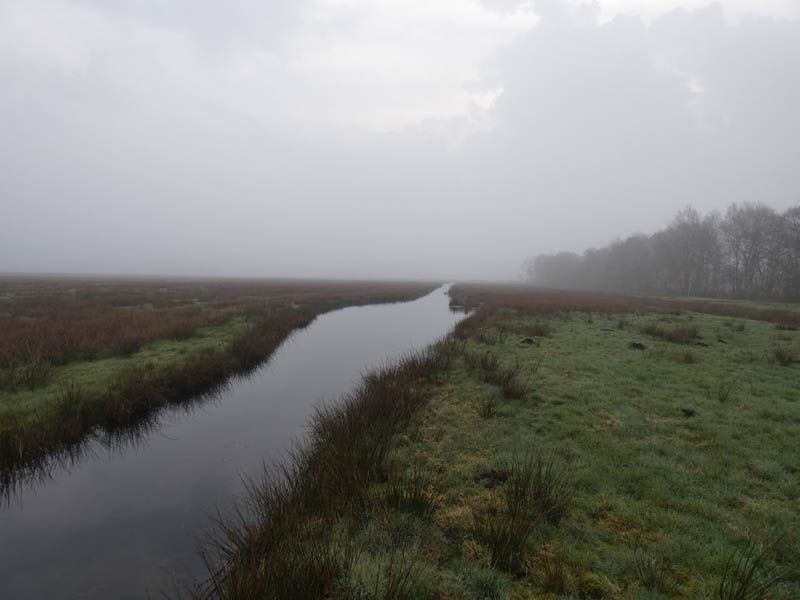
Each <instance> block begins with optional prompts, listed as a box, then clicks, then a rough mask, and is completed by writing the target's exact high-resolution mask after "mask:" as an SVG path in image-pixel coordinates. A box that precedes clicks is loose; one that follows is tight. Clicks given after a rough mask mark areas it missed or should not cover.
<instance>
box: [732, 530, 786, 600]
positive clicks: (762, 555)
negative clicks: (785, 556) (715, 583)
mask: <svg viewBox="0 0 800 600" xmlns="http://www.w3.org/2000/svg"><path fill="white" fill-rule="evenodd" d="M781 539H782V538H781V537H778V538H776V539H775V540H774V541H772V542H771V543H769V544H767V545H765V546H764V547H763V549H761V550H759V549H758V547H757V546H756V544H755V543H750V544H748V545H747V546H745V547H743V548H741V549H739V550H736V551H734V552H733V553H732V554H731V555H730V557H729V558H728V560H727V561H726V563H725V567H724V568H723V570H722V575H721V577H720V581H719V587H718V588H717V598H718V599H719V600H768V599H770V598H773V597H775V595H774V594H775V593H776V592H778V591H779V590H780V588H781V586H782V585H783V584H784V583H786V582H789V581H791V580H792V579H793V578H794V577H795V576H796V575H797V573H795V572H792V571H791V570H787V569H777V568H773V567H772V566H771V565H770V558H771V555H772V553H773V550H774V549H775V546H776V545H777V543H778V542H779V541H780V540H781Z"/></svg>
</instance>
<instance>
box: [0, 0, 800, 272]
mask: <svg viewBox="0 0 800 600" xmlns="http://www.w3.org/2000/svg"><path fill="white" fill-rule="evenodd" d="M160 6H161V4H160V3H155V2H153V3H122V2H120V3H117V4H114V3H112V4H108V3H105V2H104V3H99V2H94V3H93V2H89V1H88V0H87V1H86V2H83V3H82V4H80V5H77V4H74V3H69V4H67V3H61V2H55V1H51V2H44V1H37V0H31V1H26V2H6V3H5V4H3V5H1V6H0V112H1V113H2V115H3V119H2V120H0V214H2V217H3V218H2V220H1V221H0V271H3V270H45V271H58V270H66V271H73V272H75V271H83V272H85V271H105V272H138V273H142V272H154V273H179V274H189V273H194V274H215V275H264V276H266V275H275V276H279V275H281V276H282V275H296V276H343V277H346V276H356V277H357V276H398V277H403V276H404V277H415V276H416V277H486V278H506V277H513V276H514V275H515V274H516V270H517V266H518V265H519V264H520V263H521V261H522V260H523V259H524V258H525V257H526V256H528V255H530V254H535V253H538V252H542V251H552V250H560V249H564V248H575V249H582V248H583V247H585V246H586V245H590V244H601V243H605V242H606V241H608V240H609V239H611V238H613V237H615V236H617V235H625V234H628V233H631V232H633V231H635V230H645V231H647V230H654V229H656V228H658V227H660V226H662V225H663V223H664V222H666V221H667V220H668V219H669V218H670V217H671V215H672V214H673V213H674V212H675V211H676V210H677V209H679V208H680V207H682V206H684V205H685V204H687V203H692V204H695V205H696V206H697V207H698V208H699V209H701V210H710V209H714V208H720V207H724V206H725V205H727V204H728V203H730V202H734V201H753V200H757V201H764V202H768V203H770V204H773V205H774V206H776V207H778V208H783V207H786V206H789V205H790V204H796V203H797V202H798V196H797V190H798V189H800V172H798V170H797V168H796V165H797V164H798V158H799V157H800V130H798V124H799V123H800V119H798V118H797V115H796V106H798V105H800V88H799V86H800V62H799V61H800V23H798V22H797V21H790V20H782V19H775V18H763V17H758V18H757V17H746V18H741V19H737V20H731V19H730V18H729V17H728V15H727V13H726V12H725V11H724V10H722V9H720V8H719V7H716V8H714V7H711V8H704V9H699V10H677V11H672V12H669V13H667V14H664V15H662V16H659V17H657V18H654V19H652V20H643V19H642V18H640V17H638V16H618V17H615V18H613V19H611V20H607V19H606V17H605V16H604V13H603V11H602V10H599V9H598V8H597V6H596V5H595V6H592V5H589V6H577V7H576V6H573V5H572V4H558V3H553V2H551V3H550V5H549V6H550V9H549V10H548V9H546V8H543V7H545V6H546V5H545V4H543V3H541V2H537V3H536V4H535V5H532V6H530V5H528V6H527V8H526V7H525V6H523V7H522V8H520V7H519V6H514V7H513V10H512V11H511V12H509V11H507V10H505V11H503V10H495V9H496V8H497V7H494V8H492V9H489V8H487V7H486V6H485V5H481V4H479V3H477V2H469V1H466V0H465V1H457V0H447V2H442V3H433V4H432V3H430V2H422V1H421V0H420V2H411V3H409V2H400V1H399V0H397V1H395V2H386V3H382V4H380V5H378V4H376V3H370V2H366V1H361V0H326V1H324V2H322V1H321V0H320V1H319V2H307V3H302V4H299V5H296V6H297V8H296V9H295V8H293V6H295V5H292V6H289V5H288V3H287V7H286V10H285V12H281V11H280V10H279V11H278V12H276V13H274V14H272V17H274V19H275V20H274V21H272V22H271V24H270V25H269V27H267V26H264V25H263V24H259V21H258V19H257V18H255V19H253V22H252V23H250V22H249V19H248V18H247V17H248V16H249V13H248V14H247V15H246V14H244V13H241V14H240V13H236V12H234V13H233V14H232V15H227V16H229V17H230V19H229V20H227V21H226V20H225V19H224V18H222V17H220V18H219V19H217V18H216V17H215V15H216V13H215V12H214V11H216V10H217V9H216V8H215V7H216V6H218V5H217V4H216V3H211V2H209V3H204V4H198V5H197V12H196V13H192V15H188V13H186V11H187V10H188V8H187V7H188V6H189V5H188V4H181V3H177V4H170V6H169V7H168V8H165V9H163V10H165V11H166V13H163V14H162V13H161V12H159V10H161V9H159V7H160ZM243 6H244V5H243ZM253 6H255V4H254V5H253ZM500 8H502V7H500ZM181 11H183V12H181ZM532 11H536V12H537V13H538V15H539V16H538V17H537V16H536V15H534V13H533V12H532ZM190 12H191V11H190ZM218 21H220V22H218ZM209 28H213V29H214V31H213V32H210V31H209ZM259 32H264V33H265V35H264V36H260V35H259ZM269 32H275V34H276V35H275V36H273V37H270V36H269V35H266V34H267V33H269ZM267 38H269V39H267Z"/></svg>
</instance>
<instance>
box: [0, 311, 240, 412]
mask: <svg viewBox="0 0 800 600" xmlns="http://www.w3.org/2000/svg"><path fill="white" fill-rule="evenodd" d="M249 327H250V324H249V322H248V320H247V319H246V318H242V317H237V318H234V319H231V320H230V321H229V322H227V323H226V324H224V325H220V326H212V327H202V328H200V329H198V330H197V331H196V332H195V334H194V335H193V336H192V337H190V338H187V339H184V340H160V341H158V342H153V343H150V344H147V345H146V346H145V347H143V348H142V349H141V350H139V351H138V352H135V353H133V354H131V355H130V356H125V357H122V356H118V357H109V358H103V359H98V360H81V361H75V362H71V363H68V364H66V365H63V366H60V367H53V369H52V372H51V375H50V377H49V378H48V381H47V384H46V385H44V386H42V387H39V388H36V389H34V390H29V389H20V390H17V391H14V392H11V391H4V390H0V420H2V419H4V418H13V419H15V420H17V419H25V418H28V417H30V418H33V416H34V415H35V413H36V411H43V410H47V409H48V407H49V406H50V405H51V404H52V403H54V402H55V401H56V400H57V398H58V396H59V393H60V391H61V389H62V388H63V387H65V386H77V387H79V388H80V389H81V390H82V391H83V393H84V394H85V395H87V396H94V395H99V394H102V393H104V392H105V390H106V389H107V387H108V385H109V383H110V382H111V381H113V379H114V377H115V376H117V375H118V374H119V373H120V372H122V371H123V370H125V369H129V368H135V367H147V366H149V365H158V366H159V367H163V366H168V365H173V364H178V363H180V362H183V361H185V360H186V359H187V358H190V357H192V356H197V355H199V354H201V353H202V352H207V351H209V350H224V349H225V348H227V347H228V346H230V344H231V342H232V341H233V340H234V339H236V338H237V337H239V336H241V335H242V334H243V333H245V332H246V331H247V330H248V329H249Z"/></svg>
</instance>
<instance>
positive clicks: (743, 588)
mask: <svg viewBox="0 0 800 600" xmlns="http://www.w3.org/2000/svg"><path fill="white" fill-rule="evenodd" d="M455 292H456V295H458V292H459V290H458V289H456V290H455ZM519 295H520V292H514V294H511V300H510V301H508V302H506V303H505V304H504V303H503V301H502V298H498V297H494V298H492V296H491V295H486V296H484V297H483V300H480V299H476V298H475V297H472V296H468V295H467V296H461V297H460V298H459V299H458V303H459V304H460V305H465V304H466V305H472V306H476V305H479V304H480V303H481V302H483V303H484V304H483V308H480V309H478V310H477V311H476V312H474V313H473V315H472V317H470V318H469V319H467V320H466V321H463V322H462V323H460V324H459V325H458V326H457V327H456V328H455V330H454V332H453V335H452V337H451V338H450V340H449V341H448V343H447V344H445V345H444V346H440V347H439V349H438V350H437V351H436V352H442V351H443V350H444V356H441V357H440V358H437V359H434V358H433V357H434V356H435V354H436V352H434V353H433V354H431V353H426V354H425V355H422V356H418V357H416V358H412V359H410V360H409V361H406V362H404V363H401V364H399V365H397V366H396V367H394V368H391V369H388V370H384V371H382V372H380V373H376V374H373V375H370V376H369V377H367V378H366V379H365V381H364V383H363V384H362V387H361V388H359V390H358V391H357V392H356V393H355V394H354V395H353V396H350V397H348V398H345V401H344V403H343V404H341V405H333V406H331V407H329V409H327V410H326V411H323V412H322V413H320V414H319V415H317V417H315V419H314V420H313V422H312V425H311V428H312V431H313V432H314V435H313V436H312V439H313V444H312V446H311V447H309V448H308V449H305V450H303V451H301V452H299V454H298V455H297V456H296V460H295V462H293V463H290V465H292V466H288V467H284V468H283V469H281V470H278V471H277V472H271V473H270V474H269V475H268V476H267V477H265V479H264V480H263V481H262V482H260V483H258V484H257V485H254V486H252V493H251V495H250V506H249V508H248V509H243V510H242V511H241V512H240V513H239V518H238V519H234V520H233V521H231V520H229V519H225V520H223V525H222V527H221V529H219V530H218V532H219V533H221V536H218V537H217V538H216V544H215V545H212V546H211V547H210V556H211V557H212V559H211V560H210V564H211V567H212V568H211V572H212V574H213V576H212V577H211V579H210V580H209V581H208V582H206V584H205V585H204V586H203V587H202V588H201V589H200V590H199V592H198V594H199V595H201V596H204V597H220V598H256V597H270V598H303V597H325V598H332V599H334V600H337V599H340V598H348V599H350V598H409V599H410V598H431V599H433V598H448V599H464V600H466V599H474V598H481V599H482V598H492V599H497V600H501V599H511V598H514V599H516V598H620V599H642V600H644V599H648V600H655V599H659V598H675V597H677V598H718V599H720V600H722V599H726V600H727V599H729V598H742V599H744V598H748V599H750V598H752V599H756V598H757V599H759V600H778V599H781V598H793V597H797V594H798V592H800V575H798V574H797V570H796V567H797V565H798V564H800V540H798V531H800V511H798V508H797V498H798V494H800V487H798V486H799V485H800V484H799V483H798V473H800V463H798V462H797V460H798V454H797V451H796V432H797V427H798V425H799V424H800V389H798V387H797V385H796V382H797V377H798V374H800V371H798V366H797V365H794V364H791V365H789V366H781V365H780V364H778V363H777V362H775V361H774V360H772V358H771V356H770V352H771V349H772V348H773V347H774V346H775V341H776V338H775V336H776V334H780V335H785V334H786V330H781V331H778V330H776V329H775V327H774V325H772V324H769V323H765V322H760V321H756V320H747V321H741V320H732V319H731V318H730V317H729V316H727V315H726V316H724V317H718V316H713V315H703V314H699V313H695V312H687V311H685V310H680V311H672V312H667V311H664V310H660V309H658V310H651V309H650V308H648V307H646V306H643V305H641V304H639V305H637V304H636V303H635V302H634V301H629V300H625V301H619V300H618V299H612V300H609V302H608V303H603V299H602V298H598V297H597V296H596V295H581V294H578V295H577V296H576V297H574V298H567V299H566V300H565V301H564V297H563V296H562V297H561V300H562V301H564V302H562V308H560V309H559V308H557V307H556V305H555V303H552V304H551V303H550V301H549V300H547V299H546V298H545V299H544V300H543V299H541V298H533V299H527V300H526V299H524V298H523V299H520V298H519ZM546 296H547V295H546ZM489 301H491V304H492V306H489V304H490V302H489ZM589 308H590V310H587V309H589ZM749 310H758V309H757V307H748V311H749ZM781 310H788V309H781ZM620 323H621V324H622V325H621V326H620ZM650 323H657V324H658V326H660V327H663V328H664V329H665V330H681V329H687V330H689V329H694V330H695V331H696V334H697V335H696V336H694V337H695V338H701V339H703V340H704V341H705V343H706V344H707V345H705V346H697V347H694V348H692V350H691V356H692V358H691V360H687V359H686V358H685V354H686V353H685V351H684V350H683V349H681V348H680V347H676V346H675V344H674V342H672V341H668V340H667V339H665V338H661V337H658V338H653V339H649V338H648V339H647V340H646V341H647V350H646V351H645V352H642V351H638V350H634V349H631V347H630V344H631V342H633V341H637V340H638V339H639V338H638V336H639V335H640V332H641V328H643V327H645V326H647V325H648V324H650ZM742 323H744V326H742ZM541 325H545V326H546V327H547V330H548V331H549V333H550V335H549V336H539V337H540V338H541V340H540V345H539V346H536V345H531V344H521V341H520V340H521V338H523V337H529V336H530V332H531V329H530V327H532V326H537V327H539V326H541ZM500 331H503V332H504V333H503V334H502V335H500V334H499V333H498V332H500ZM540 331H541V330H540ZM789 335H790V336H794V335H795V334H794V333H790V334H789ZM780 341H781V343H782V344H785V345H788V346H790V347H793V348H795V347H797V346H796V345H797V344H798V343H800V338H795V337H789V338H788V339H782V340H780ZM508 372H512V373H513V378H518V379H520V380H521V381H523V382H525V383H526V384H530V383H531V382H533V385H528V388H527V389H526V391H525V393H524V394H522V395H521V397H515V396H514V395H509V394H506V393H504V392H503V390H502V381H503V377H504V376H503V374H504V373H508ZM780 532H785V535H783V536H781V535H780Z"/></svg>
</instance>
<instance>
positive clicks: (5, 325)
mask: <svg viewBox="0 0 800 600" xmlns="http://www.w3.org/2000/svg"><path fill="white" fill-rule="evenodd" d="M433 287H434V286H433V285H432V284H412V283H359V282H352V283H341V282H337V283H332V282H250V283H242V282H193V283H186V282H183V283H170V282H140V281H136V282H131V281H128V282H119V281H115V282H111V283H105V282H92V283H88V282H76V281H55V282H51V281H49V280H45V282H44V283H43V282H40V281H36V282H31V281H28V280H19V281H17V280H15V281H13V282H5V289H6V292H5V293H4V295H3V298H4V302H3V304H2V308H3V310H4V311H5V312H4V313H3V314H2V315H0V338H2V339H3V340H4V342H3V346H2V347H3V352H2V353H0V354H2V356H0V487H2V488H4V489H10V487H11V486H12V485H13V484H14V483H15V482H16V481H19V480H20V478H22V479H25V478H28V477H30V476H34V475H37V474H40V473H41V472H42V469H43V468H46V467H47V466H48V465H50V464H52V461H53V460H55V461H60V460H71V459H72V458H73V457H75V456H77V455H79V454H80V451H81V448H82V445H83V443H84V442H85V441H86V439H87V436H88V434H90V433H94V434H96V436H95V437H97V438H99V439H101V440H102V441H104V442H105V443H114V442H115V441H118V440H119V439H120V438H121V437H122V438H124V437H126V436H128V435H135V434H136V432H137V431H138V430H140V429H141V428H142V427H146V426H147V425H148V424H149V423H150V422H152V420H153V419H155V418H156V417H157V414H158V412H159V411H160V410H162V409H164V408H166V407H168V406H170V405H174V404H179V403H183V402H185V401H186V400H190V399H197V398H198V397H202V396H203V395H206V394H209V393H212V392H214V391H216V390H217V389H218V388H219V387H220V386H221V385H223V384H224V383H225V382H226V381H227V380H228V378H230V377H231V376H234V375H238V374H243V373H246V372H248V371H249V370H251V369H253V368H255V367H256V366H258V365H259V364H260V363H261V362H263V361H264V360H266V359H267V358H268V357H269V355H270V354H271V353H272V352H273V351H274V350H275V348H277V346H278V345H280V343H281V342H282V341H283V340H284V339H286V337H287V336H289V335H290V334H291V333H292V332H293V331H295V330H297V329H298V328H302V327H305V326H307V325H308V324H309V323H311V321H313V319H314V318H316V316H317V315H319V314H321V313H324V312H326V311H329V310H333V309H336V308H341V307H344V306H352V305H359V304H368V303H376V302H390V301H401V300H409V299H413V298H416V297H419V296H421V295H423V294H425V293H427V292H429V291H430V290H431V289H433ZM54 331H55V332H56V333H58V334H59V335H56V336H55V337H53V335H54V334H53V332H54Z"/></svg>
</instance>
